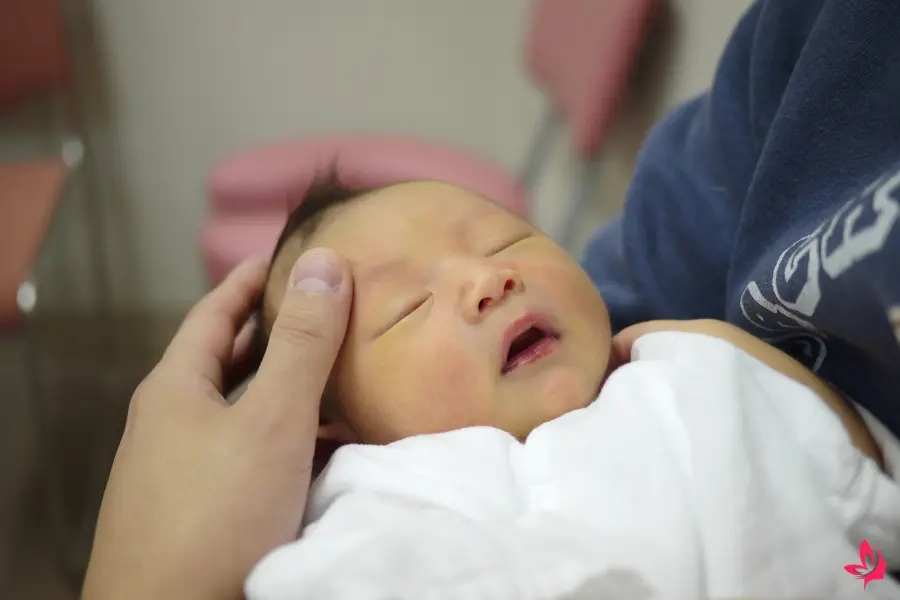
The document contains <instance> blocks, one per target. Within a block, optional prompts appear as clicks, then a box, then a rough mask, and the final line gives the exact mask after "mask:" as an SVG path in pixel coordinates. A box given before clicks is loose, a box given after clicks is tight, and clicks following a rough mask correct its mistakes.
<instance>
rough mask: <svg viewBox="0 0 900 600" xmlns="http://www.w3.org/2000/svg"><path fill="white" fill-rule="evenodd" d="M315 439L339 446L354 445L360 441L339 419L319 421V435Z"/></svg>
mask: <svg viewBox="0 0 900 600" xmlns="http://www.w3.org/2000/svg"><path fill="white" fill-rule="evenodd" d="M316 437H317V438H318V439H320V440H327V441H329V442H338V443H340V444H356V443H358V442H359V441H360V440H359V436H358V435H356V433H354V431H353V430H352V429H350V426H349V425H347V424H346V423H345V422H344V421H343V420H341V419H334V420H330V421H320V422H319V433H318V435H317V436H316Z"/></svg>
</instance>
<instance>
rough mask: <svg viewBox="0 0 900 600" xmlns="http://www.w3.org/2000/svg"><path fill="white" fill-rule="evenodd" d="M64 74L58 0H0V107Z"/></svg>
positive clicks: (55, 84)
mask: <svg viewBox="0 0 900 600" xmlns="http://www.w3.org/2000/svg"><path fill="white" fill-rule="evenodd" d="M68 77H69V62H68V53H67V51H66V46H65V40H64V35H63V23H62V7H61V0H0V110H2V109H9V108H12V107H14V106H15V105H17V104H18V103H20V102H22V101H24V100H26V99H28V98H29V97H30V96H32V95H34V94H39V93H42V92H47V91H50V90H53V89H59V88H61V87H63V86H65V85H66V84H67V83H68Z"/></svg>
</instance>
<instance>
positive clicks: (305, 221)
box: [254, 165, 377, 357]
mask: <svg viewBox="0 0 900 600" xmlns="http://www.w3.org/2000/svg"><path fill="white" fill-rule="evenodd" d="M376 189H377V188H374V187H371V188H353V187H350V186H347V185H345V184H344V183H343V182H342V181H341V179H340V177H339V175H338V170H337V168H336V166H334V165H332V166H331V167H329V168H328V169H327V170H324V171H321V172H319V173H317V174H316V176H315V177H314V178H313V181H312V183H310V184H309V186H308V187H307V189H306V191H305V192H304V193H303V195H302V197H301V198H300V200H299V202H296V208H294V209H293V210H291V211H290V213H289V214H288V218H287V222H286V223H285V225H284V229H282V230H281V235H279V236H278V241H277V242H276V243H275V249H274V250H273V251H272V258H271V260H270V261H269V273H268V275H267V277H266V279H267V280H268V279H269V278H270V277H271V276H272V265H273V264H275V259H276V258H277V257H278V255H279V254H280V253H281V251H282V249H283V248H284V246H285V244H286V243H287V242H288V241H289V240H291V239H295V238H299V239H300V241H301V244H304V245H305V243H306V240H308V239H309V238H310V236H312V235H313V234H314V233H315V232H316V230H317V229H318V228H319V227H321V225H322V221H323V220H324V219H325V217H326V216H327V215H328V213H329V212H330V211H331V210H332V209H334V208H336V207H338V206H341V205H343V204H346V203H347V202H350V201H351V200H355V199H356V198H359V197H360V196H363V195H365V194H368V193H369V192H372V191H375V190H376ZM290 204H291V205H293V204H295V202H290ZM266 287H268V285H267V286H266ZM267 309H268V310H267ZM276 312H277V311H276V307H272V306H268V303H267V298H266V293H265V291H263V293H262V294H261V295H260V297H259V299H258V300H257V305H256V308H255V311H254V313H255V315H256V318H257V322H258V327H257V328H256V336H255V337H256V339H255V344H254V346H255V350H256V353H257V354H258V356H259V357H262V354H263V352H264V351H265V348H266V345H267V344H268V341H269V332H270V331H271V330H272V324H273V322H274V320H275V314H276Z"/></svg>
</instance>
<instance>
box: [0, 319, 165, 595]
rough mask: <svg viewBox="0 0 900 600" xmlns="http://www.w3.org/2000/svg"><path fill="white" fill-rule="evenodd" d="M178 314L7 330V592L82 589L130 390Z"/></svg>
mask: <svg viewBox="0 0 900 600" xmlns="http://www.w3.org/2000/svg"><path fill="white" fill-rule="evenodd" d="M175 327H177V319H175V318H171V317H154V318H150V317H130V318H127V317H118V318H116V319H95V318H88V317H69V318H56V319H52V320H48V319H45V320H43V321H35V322H34V323H32V324H30V325H29V328H28V332H29V333H28V335H27V336H25V335H23V334H22V333H17V334H15V335H7V334H4V335H0V590H2V592H0V596H2V597H3V598H4V600H20V599H21V600H25V599H28V600H30V599H40V600H70V599H72V600H74V599H76V598H77V597H78V594H79V590H80V582H81V577H82V573H83V571H84V567H85V563H86V559H87V552H88V548H89V547H90V540H91V535H92V532H93V522H94V518H95V516H96V512H97V509H98V508H99V503H100V498H101V496H102V492H103V485H104V483H105V479H106V474H107V472H108V469H109V465H110V464H111V461H112V458H113V455H114V453H115V449H116V445H117V443H118V439H119V435H120V433H121V428H122V426H123V424H124V418H125V413H126V409H127V405H128V399H129V398H130V396H131V393H132V391H133V390H134V387H135V386H136V385H137V383H138V382H139V381H140V380H141V379H142V378H143V377H144V375H145V374H146V373H147V372H148V371H149V369H150V368H151V367H152V365H153V364H154V363H155V361H156V359H157V358H158V357H159V355H160V353H161V352H162V349H163V348H164V347H165V344H166V343H167V342H168V340H169V339H170V337H171V335H172V333H173V332H174V330H175Z"/></svg>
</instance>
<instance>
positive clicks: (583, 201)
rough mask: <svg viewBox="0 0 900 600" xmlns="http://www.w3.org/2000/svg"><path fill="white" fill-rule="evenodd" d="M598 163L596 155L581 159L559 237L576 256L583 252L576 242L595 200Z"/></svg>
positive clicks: (563, 245)
mask: <svg viewBox="0 0 900 600" xmlns="http://www.w3.org/2000/svg"><path fill="white" fill-rule="evenodd" d="M597 163H598V160H597V159H596V157H592V158H590V159H584V160H582V161H581V164H580V165H579V167H578V179H577V180H576V182H575V189H574V193H573V194H572V201H571V203H570V206H569V211H568V213H567V214H566V216H565V221H564V223H563V226H562V229H561V231H560V234H559V237H558V240H559V243H560V245H561V246H562V247H563V248H564V249H565V250H567V251H568V252H569V253H570V254H571V255H572V256H574V257H576V258H578V257H579V255H580V254H581V250H580V248H576V247H575V242H576V241H577V238H578V234H579V233H580V232H581V230H582V228H583V227H584V225H583V223H584V221H585V219H587V218H588V216H589V214H588V213H589V210H588V209H589V207H590V205H591V202H592V201H593V200H594V191H595V190H596V189H597V185H596V181H595V180H596V176H597V171H598V169H597V166H598V165H597Z"/></svg>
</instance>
